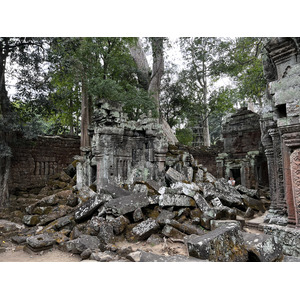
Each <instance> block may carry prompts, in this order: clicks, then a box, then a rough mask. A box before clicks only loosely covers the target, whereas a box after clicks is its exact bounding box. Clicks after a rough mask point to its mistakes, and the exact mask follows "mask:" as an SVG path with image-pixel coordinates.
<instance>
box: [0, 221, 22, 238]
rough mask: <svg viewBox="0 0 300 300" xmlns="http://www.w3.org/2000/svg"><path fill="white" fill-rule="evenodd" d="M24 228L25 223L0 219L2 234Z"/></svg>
mask: <svg viewBox="0 0 300 300" xmlns="http://www.w3.org/2000/svg"><path fill="white" fill-rule="evenodd" d="M24 228H25V226H24V225H21V224H18V223H14V222H11V221H8V220H5V219H0V235H7V234H11V233H12V234H15V233H16V232H19V231H20V230H22V229H24Z"/></svg>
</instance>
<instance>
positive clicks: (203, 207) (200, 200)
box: [193, 193, 211, 212]
mask: <svg viewBox="0 0 300 300" xmlns="http://www.w3.org/2000/svg"><path fill="white" fill-rule="evenodd" d="M193 198H194V200H195V202H196V204H197V206H198V208H199V209H200V210H201V211H202V212H204V211H206V210H209V209H211V207H210V205H209V204H208V202H207V201H206V200H205V199H204V197H202V196H201V194H200V193H197V194H195V196H194V197H193Z"/></svg>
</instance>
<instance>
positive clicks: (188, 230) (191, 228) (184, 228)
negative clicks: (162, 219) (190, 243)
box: [166, 220, 205, 235]
mask: <svg viewBox="0 0 300 300" xmlns="http://www.w3.org/2000/svg"><path fill="white" fill-rule="evenodd" d="M166 224H167V225H171V226H172V227H174V228H176V229H178V230H180V231H181V232H183V233H185V234H198V235H202V234H204V233H205V231H204V230H203V229H202V228H200V227H198V226H195V225H191V224H181V223H179V222H177V221H176V220H167V221H166Z"/></svg>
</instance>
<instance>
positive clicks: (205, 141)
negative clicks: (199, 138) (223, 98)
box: [203, 80, 210, 147]
mask: <svg viewBox="0 0 300 300" xmlns="http://www.w3.org/2000/svg"><path fill="white" fill-rule="evenodd" d="M203 93H204V95H203V102H204V105H205V113H204V122H203V145H204V146H205V147H210V132H209V122H208V114H209V112H208V107H207V106H208V105H207V83H206V80H204V88H203Z"/></svg>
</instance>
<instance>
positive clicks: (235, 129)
mask: <svg viewBox="0 0 300 300" xmlns="http://www.w3.org/2000/svg"><path fill="white" fill-rule="evenodd" d="M259 119H260V117H259V115H258V114H256V113H254V112H252V111H250V110H247V108H241V109H240V110H238V111H237V112H236V113H235V114H233V115H231V116H230V117H229V118H228V119H227V120H226V122H225V124H224V126H223V128H222V135H223V139H224V152H223V153H220V154H219V155H218V157H217V159H216V162H217V174H216V176H217V177H219V178H220V177H225V178H228V177H234V179H235V181H236V184H242V185H244V186H246V187H247V188H255V189H257V188H258V187H259V186H268V180H267V179H268V171H267V160H266V156H265V154H264V152H263V147H262V143H261V132H260V122H259Z"/></svg>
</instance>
